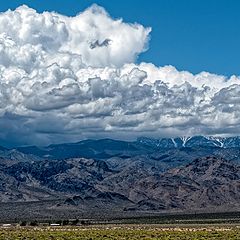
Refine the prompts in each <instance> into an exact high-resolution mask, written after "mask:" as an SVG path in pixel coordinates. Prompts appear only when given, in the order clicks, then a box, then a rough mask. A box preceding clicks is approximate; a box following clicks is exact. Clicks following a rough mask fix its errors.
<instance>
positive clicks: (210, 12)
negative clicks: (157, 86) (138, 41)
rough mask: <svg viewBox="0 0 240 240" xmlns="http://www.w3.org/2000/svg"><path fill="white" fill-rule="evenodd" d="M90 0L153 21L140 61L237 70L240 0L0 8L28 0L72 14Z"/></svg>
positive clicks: (70, 0)
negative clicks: (145, 49) (147, 42)
mask: <svg viewBox="0 0 240 240" xmlns="http://www.w3.org/2000/svg"><path fill="white" fill-rule="evenodd" d="M93 3H97V4H98V5H100V6H103V7H104V8H105V9H106V10H107V11H108V12H109V13H110V15H111V16H112V17H114V18H123V19H124V21H126V22H133V23H134V22H138V23H140V24H142V25H144V26H151V27H152V29H153V31H152V33H151V41H150V45H151V47H150V48H149V50H148V51H147V52H145V53H143V54H141V55H140V56H139V59H138V62H141V61H145V62H152V63H154V64H155V65H158V66H164V65H168V64H171V65H173V66H175V67H176V68H177V69H178V70H188V71H190V72H192V73H195V74H196V73H199V72H201V71H208V72H211V73H217V74H222V75H227V76H231V75H233V74H235V75H240V70H239V69H240V64H239V60H238V59H239V53H240V46H239V42H240V27H239V26H240V15H239V9H240V1H238V0H231V1H228V0H201V1H200V0H193V1H191V0H181V1H176V0H150V1H146V0H131V1H128V0H122V1H118V0H113V1H109V0H95V1H92V0H60V1H59V0H51V1H48V0H28V1H26V0H25V1H23V0H11V1H3V2H2V3H1V4H0V11H6V10H7V9H9V8H11V9H15V8H16V7H18V6H19V5H22V4H27V5H28V6H30V7H33V8H34V9H37V10H38V11H40V12H42V11H46V10H48V11H56V12H59V13H62V14H64V15H68V16H74V15H76V14H78V13H79V12H81V11H83V10H85V9H86V8H87V7H89V6H90V5H92V4H93ZM228 63H231V64H228Z"/></svg>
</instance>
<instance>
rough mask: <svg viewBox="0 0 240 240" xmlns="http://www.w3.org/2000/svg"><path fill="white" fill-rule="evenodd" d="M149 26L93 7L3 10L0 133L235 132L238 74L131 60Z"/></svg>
mask: <svg viewBox="0 0 240 240" xmlns="http://www.w3.org/2000/svg"><path fill="white" fill-rule="evenodd" d="M150 31H151V29H150V28H144V27H143V26H142V25H139V24H128V23H124V22H123V20H122V19H118V20H114V19H112V18H111V17H110V16H109V15H108V14H107V13H106V12H105V10H104V9H102V8H100V7H98V6H93V7H91V8H89V9H87V10H85V11H84V12H83V13H80V14H79V15H77V16H76V17H71V18H70V17H66V16H62V15H59V14H57V13H49V12H44V13H42V14H39V13H37V12H36V11H35V10H33V9H30V8H28V7H26V6H22V7H19V8H18V9H16V10H15V11H7V12H5V13H1V14H0V79H1V80H0V128H1V133H0V139H1V141H2V142H4V143H6V144H48V143H50V142H58V141H59V142H60V141H75V140H79V139H81V138H85V137H106V136H107V137H113V138H115V137H119V138H135V137H137V136H141V135H150V136H155V137H156V136H176V135H192V134H240V107H239V103H240V99H239V93H240V90H239V89H240V78H239V77H236V76H232V77H230V78H226V77H224V76H219V75H216V74H210V73H208V72H202V73H199V74H196V75H194V74H192V73H190V72H187V71H178V70H177V69H176V68H174V67H173V66H164V67H157V66H154V65H153V64H151V63H141V64H139V65H137V64H135V63H134V60H135V58H136V57H137V56H138V54H140V53H141V52H143V51H145V50H146V46H147V44H148V39H149V33H150Z"/></svg>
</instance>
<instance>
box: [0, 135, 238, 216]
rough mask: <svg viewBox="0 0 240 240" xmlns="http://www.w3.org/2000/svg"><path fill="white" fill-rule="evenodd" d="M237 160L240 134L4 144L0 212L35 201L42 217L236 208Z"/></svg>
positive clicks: (0, 153) (0, 154) (0, 157)
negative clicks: (45, 144) (224, 136)
mask: <svg viewBox="0 0 240 240" xmlns="http://www.w3.org/2000/svg"><path fill="white" fill-rule="evenodd" d="M239 162H240V138H239V137H231V138H214V137H204V136H195V137H188V138H174V139H172V138H169V139H168V138H164V139H151V138H139V139H137V140H136V141H133V142H127V141H118V140H112V139H101V140H84V141H81V142H77V143H68V144H55V145H49V146H47V147H36V146H30V147H19V148H15V149H7V148H3V147H1V148H0V209H1V207H2V206H4V207H6V204H12V203H17V204H20V205H21V204H22V203H24V204H25V203H29V204H32V203H33V202H35V203H38V204H39V203H42V204H41V209H38V210H36V209H35V210H34V212H35V213H37V212H38V214H40V213H39V212H41V211H42V210H43V209H44V208H46V209H47V210H46V211H47V212H49V211H50V210H51V211H52V214H53V212H58V213H59V212H61V211H63V212H65V213H66V212H68V213H69V212H71V211H72V212H75V213H76V212H79V213H81V214H83V215H84V214H85V213H86V214H87V213H88V214H89V213H90V212H92V213H94V212H95V213H96V212H98V211H103V212H105V213H107V212H109V209H111V212H114V211H118V212H121V213H122V214H129V213H133V212H134V213H137V212H138V213H139V212H145V213H146V212H148V213H156V212H171V211H182V212H187V211H189V209H191V210H192V211H195V210H196V211H223V210H224V211H227V210H230V209H231V210H232V209H236V210H237V209H239V207H240V167H239ZM43 203H46V204H45V205H44V204H43ZM2 204H3V205H2ZM38 204H37V206H38ZM20 205H16V206H20ZM31 206H32V205H31ZM44 206H45V207H44ZM16 211H17V210H16ZM28 214H29V213H28ZM41 214H43V213H41ZM41 214H40V215H41ZM44 214H45V213H44Z"/></svg>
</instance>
